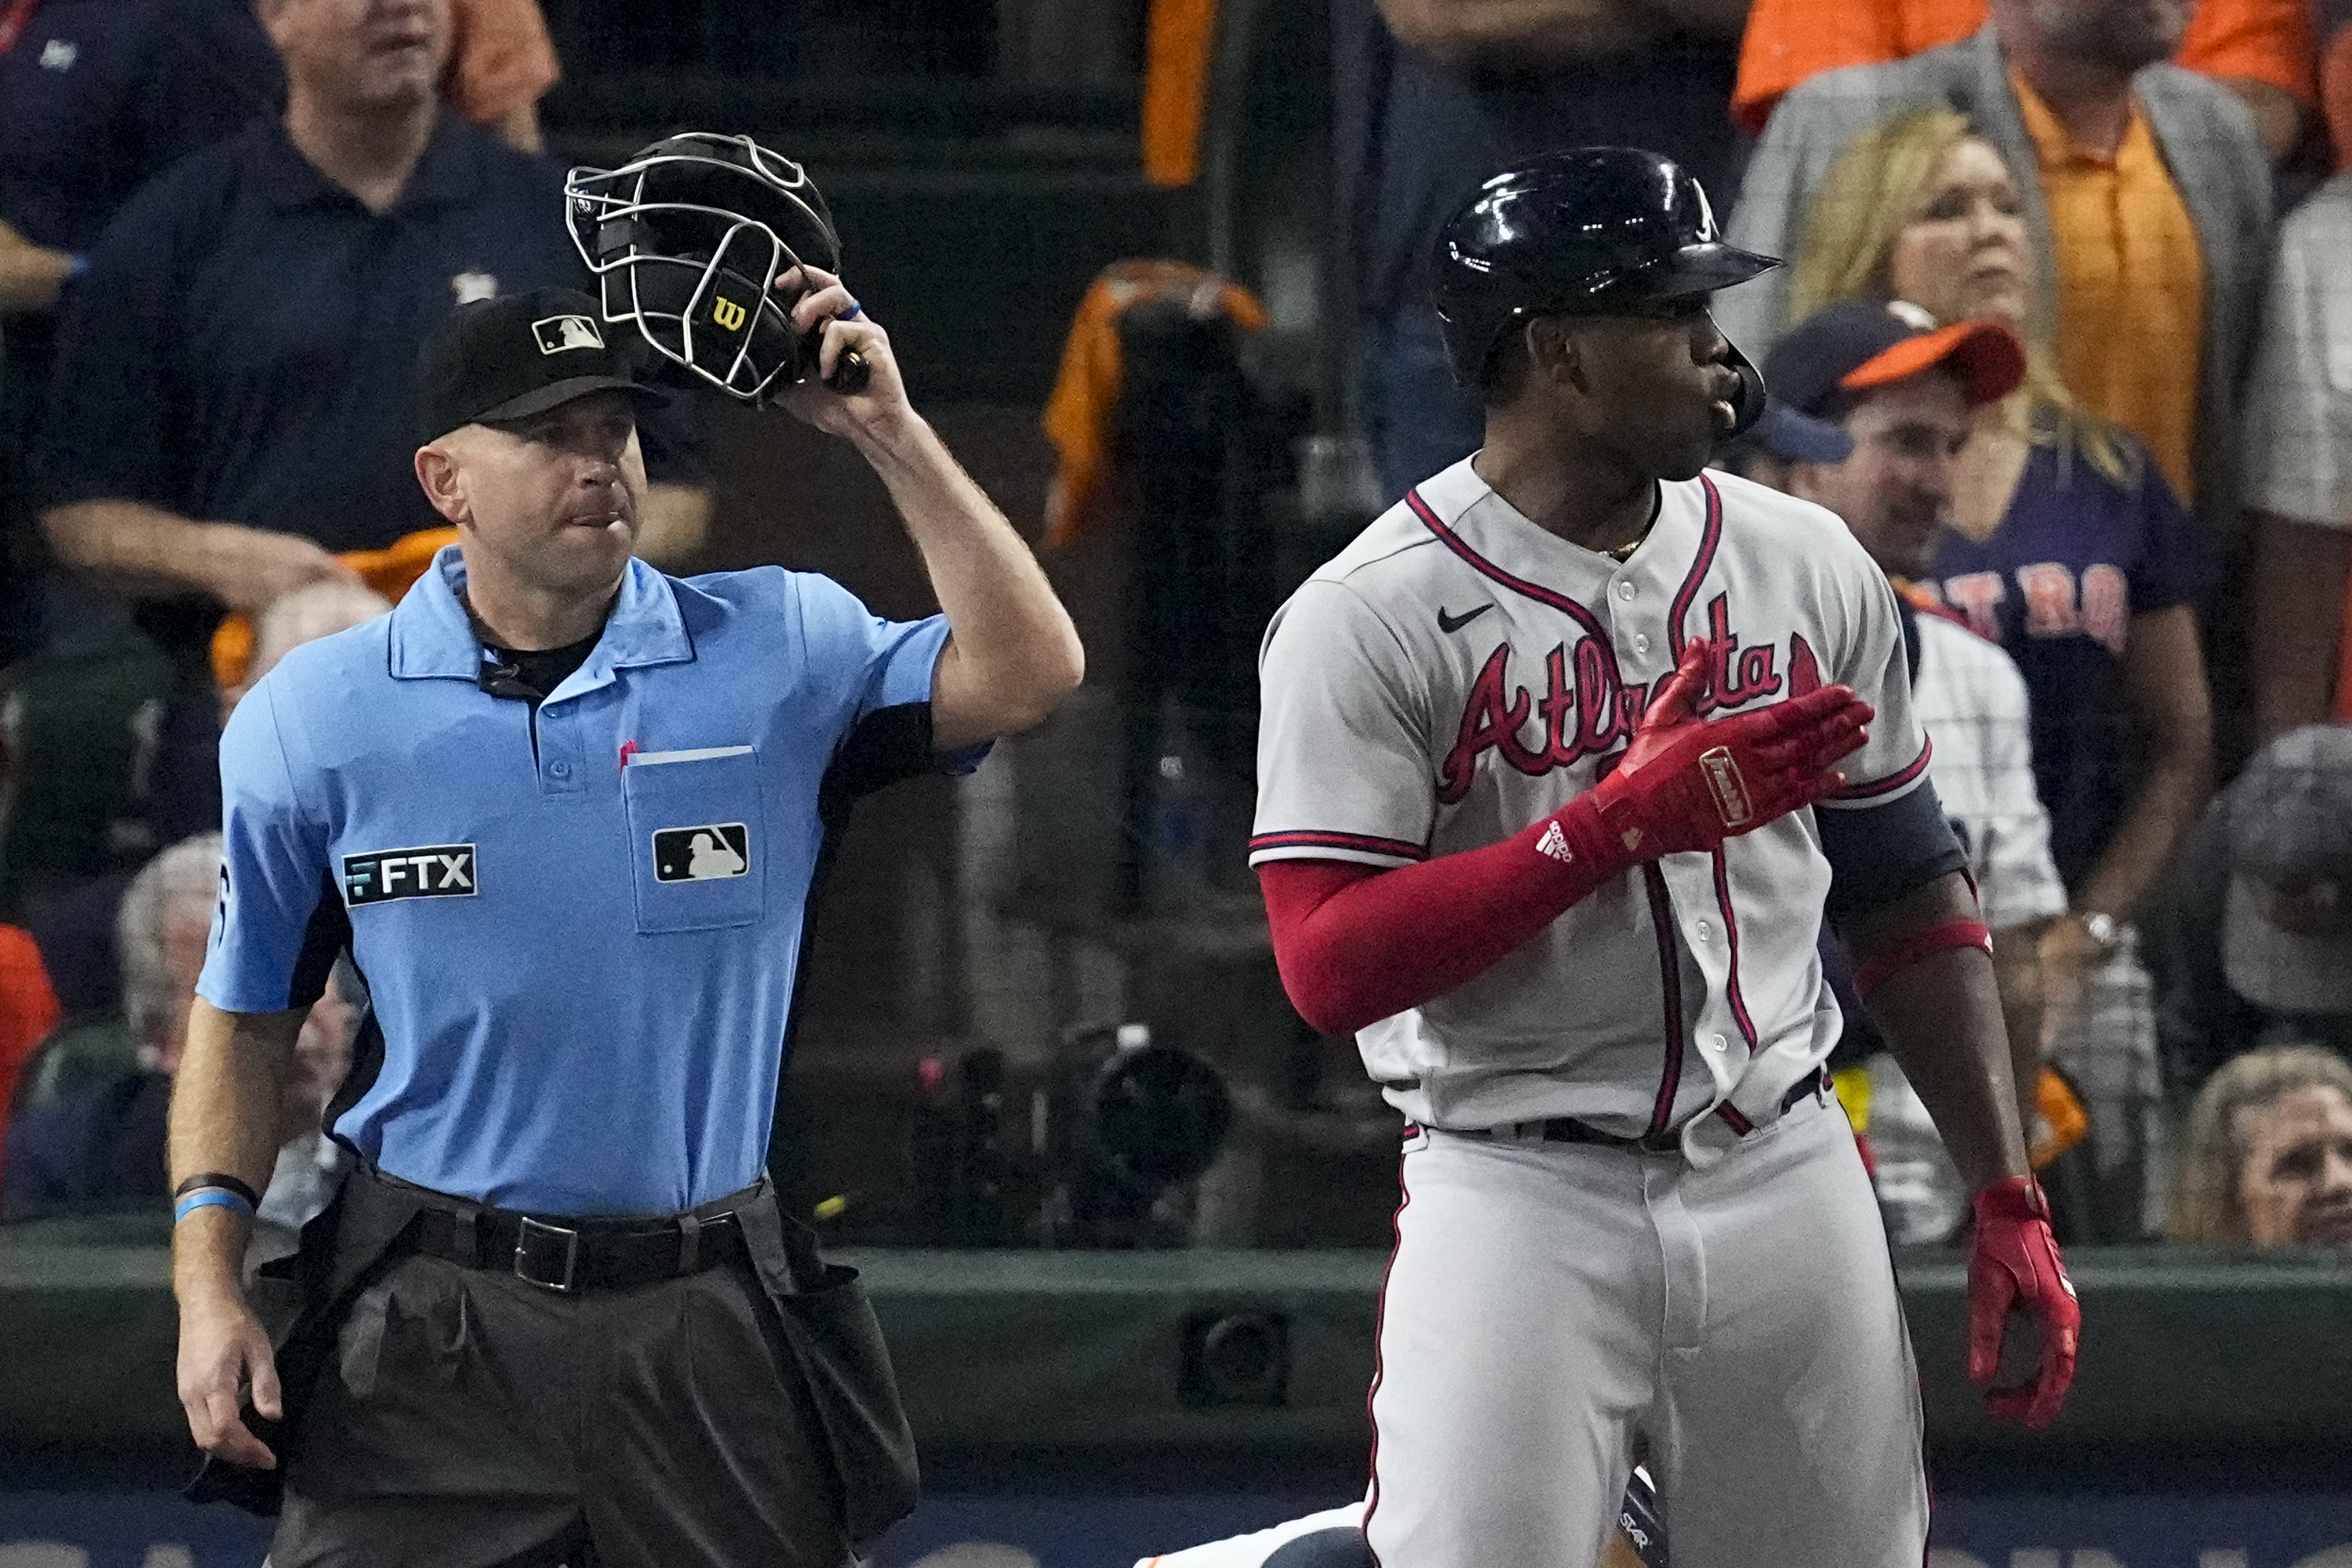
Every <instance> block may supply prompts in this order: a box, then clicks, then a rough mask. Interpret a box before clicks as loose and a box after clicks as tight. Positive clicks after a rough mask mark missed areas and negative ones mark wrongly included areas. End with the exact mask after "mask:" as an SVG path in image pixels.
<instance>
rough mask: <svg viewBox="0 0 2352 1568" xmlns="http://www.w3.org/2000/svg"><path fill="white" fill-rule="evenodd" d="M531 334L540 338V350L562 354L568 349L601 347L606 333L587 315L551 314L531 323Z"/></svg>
mask: <svg viewBox="0 0 2352 1568" xmlns="http://www.w3.org/2000/svg"><path fill="white" fill-rule="evenodd" d="M530 331H531V336H533V337H535V338H537V339H538V340H539V352H540V353H543V354H560V353H563V352H564V351H565V350H566V349H601V348H603V347H604V333H602V332H600V331H597V330H596V323H595V322H594V321H591V320H589V319H588V318H587V317H586V316H550V317H548V318H547V319H545V320H544V321H533V322H532V323H531V324H530Z"/></svg>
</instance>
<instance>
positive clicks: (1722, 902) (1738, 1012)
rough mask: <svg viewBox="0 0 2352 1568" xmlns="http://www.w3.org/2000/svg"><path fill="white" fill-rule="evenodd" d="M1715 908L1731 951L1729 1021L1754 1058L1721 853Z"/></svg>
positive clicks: (1751, 1026) (1753, 1028) (1727, 872)
mask: <svg viewBox="0 0 2352 1568" xmlns="http://www.w3.org/2000/svg"><path fill="white" fill-rule="evenodd" d="M1715 907H1716V908H1717V909H1718V910H1722V911H1723V937H1724V942H1725V944H1726V945H1727V946H1728V947H1729V948H1730V950H1731V979H1730V981H1729V983H1728V984H1726V985H1725V986H1724V988H1723V994H1724V995H1725V996H1726V997H1727V999H1728V1000H1729V1001H1730V1003H1731V1017H1732V1021H1733V1022H1734V1023H1736V1024H1738V1026H1739V1037H1740V1038H1741V1039H1743V1040H1745V1041H1747V1042H1748V1055H1749V1056H1751V1057H1752V1056H1754V1055H1755V1054H1756V1025H1755V1022H1754V1020H1752V1019H1751V1018H1749V1017H1748V999H1747V998H1746V997H1744V996H1742V995H1741V994H1739V917H1738V915H1736V914H1734V913H1732V912H1731V868H1730V867H1729V866H1728V865H1727V864H1726V862H1725V860H1724V858H1723V850H1722V848H1721V847H1717V849H1716V851H1715Z"/></svg>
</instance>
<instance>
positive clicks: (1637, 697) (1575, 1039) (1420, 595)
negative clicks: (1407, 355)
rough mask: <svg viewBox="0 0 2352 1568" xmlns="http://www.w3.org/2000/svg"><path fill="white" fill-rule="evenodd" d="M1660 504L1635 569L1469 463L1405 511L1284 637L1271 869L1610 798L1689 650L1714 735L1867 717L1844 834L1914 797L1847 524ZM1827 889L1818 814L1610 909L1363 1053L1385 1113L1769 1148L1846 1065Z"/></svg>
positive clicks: (1918, 761) (1259, 838)
mask: <svg viewBox="0 0 2352 1568" xmlns="http://www.w3.org/2000/svg"><path fill="white" fill-rule="evenodd" d="M1659 489H1660V510H1659V512H1658V515H1657V518H1656V521H1655V522H1654V524H1653V526H1652V527H1651V529H1650V531H1649V533H1648V535H1647V536H1646V537H1645V538H1644V539H1643V541H1642V542H1641V545H1640V547H1639V548H1638V549H1636V550H1635V551H1634V552H1633V555H1632V557H1631V558H1630V559H1629V560H1628V561H1626V562H1625V563H1622V564H1620V563H1617V562H1615V561H1613V560H1612V559H1611V558H1610V557H1608V556H1606V555H1601V554H1596V553H1594V552H1591V551H1588V550H1585V549H1582V548H1580V547H1579V546H1577V545H1574V544H1570V543H1569V542H1566V541H1565V540H1562V539H1559V538H1558V537H1556V536H1554V535H1552V534H1549V533H1547V532H1545V531H1543V530H1541V529H1539V528H1538V527H1537V526H1536V525H1535V524H1534V523H1532V522H1530V521H1528V520H1527V519H1526V518H1525V517H1523V516H1521V515H1520V514H1519V513H1518V512H1517V511H1516V510H1513V508H1512V507H1511V506H1510V505H1509V504H1508V503H1507V502H1506V501H1505V500H1503V499H1502V498H1501V497H1500V496H1498V495H1496V493H1495V492H1494V491H1493V490H1492V489H1489V488H1488V487H1487V486H1486V482H1485V481H1484V480H1482V479H1479V477H1478V475H1477V473H1476V472H1475V469H1474V468H1472V466H1471V464H1470V463H1469V462H1468V461H1466V460H1465V461H1464V462H1461V463H1457V464H1455V465H1454V467H1452V468H1447V469H1446V470H1445V471H1444V472H1443V473H1441V474H1439V475H1437V476H1436V477H1435V478H1434V479H1430V480H1428V481H1427V482H1425V483H1424V484H1423V485H1422V486H1421V487H1420V489H1418V490H1417V491H1416V492H1414V493H1413V494H1412V495H1410V496H1408V497H1407V498H1406V500H1404V501H1402V502H1401V503H1399V504H1398V505H1396V506H1394V507H1391V509H1390V510H1388V511H1387V512H1386V513H1384V514H1383V515H1382V516H1381V518H1380V519H1378V520H1377V521H1374V522H1373V523H1372V525H1371V526H1370V528H1368V529H1367V530H1365V531H1364V532H1363V533H1362V534H1361V535H1360V536H1359V537H1358V538H1357V539H1356V541H1355V542H1353V543H1352V544H1350V545H1349V547H1348V548H1347V549H1346V550H1345V551H1343V552H1340V554H1339V556H1338V557H1337V558H1335V559H1334V560H1332V561H1331V562H1330V563H1328V564H1327V565H1325V566H1324V567H1323V568H1322V569H1321V570H1319V571H1318V572H1317V573H1316V574H1315V575H1314V576H1313V577H1312V578H1310V579H1309V580H1308V581H1307V584H1304V585H1303V586H1302V587H1301V588H1300V589H1299V590H1298V592H1297V594H1296V595H1293V596H1292V598H1291V599H1290V601H1289V602H1288V603H1287V604H1286V605H1284V606H1283V608H1282V610H1281V611H1280V612H1279V613H1278V614H1277V616H1276V618H1275V622H1274V625H1273V626H1272V627H1271V628H1269V630H1268V632H1267V634H1266V640H1265V648H1264V650H1263V653H1262V655H1261V658H1260V677H1261V680H1262V682H1263V684H1264V688H1265V710H1264V718H1263V720H1262V721H1261V725H1260V730H1259V742H1258V792H1259V793H1258V808H1257V820H1256V825H1255V834H1254V837H1253V838H1252V842H1251V861H1252V864H1254V865H1255V864H1262V863H1264V862H1265V861H1268V860H1273V859H1280V858H1314V859H1338V860H1352V861H1358V862H1361V863H1364V864H1368V865H1373V866H1387V867H1394V866H1401V865H1404V864H1406V863H1407V862H1410V861H1414V860H1420V859H1423V858H1430V857H1433V856H1442V855H1449V854H1454V853H1457V852H1460V851H1463V850H1468V849H1475V848H1480V847H1485V846H1486V845H1489V844H1493V843H1495V842H1496V841H1497V840H1499V839H1502V838H1505V837H1509V836H1510V835H1512V834H1515V833H1517V832H1518V831H1520V830H1521V829H1522V828H1525V827H1527V826H1528V825H1529V824H1531V823H1533V822H1535V821H1537V820H1538V819H1539V818H1541V817H1543V816H1548V815H1549V814H1550V813H1552V812H1554V811H1557V810H1558V809H1559V807H1560V806H1562V805H1566V804H1567V803H1568V802H1569V801H1570V800H1571V799H1573V798H1574V797H1575V796H1577V795H1580V794H1581V793H1583V792H1584V791H1585V790H1587V789H1590V788H1591V787H1592V785H1593V784H1594V783H1595V782H1596V780H1597V778H1598V776H1599V773H1600V770H1601V767H1602V766H1603V765H1604V764H1606V763H1608V762H1609V761H1610V759H1612V758H1613V757H1615V756H1616V755H1617V754H1618V753H1619V752H1622V751H1623V749H1624V747H1625V744H1626V742H1627V739H1628V737H1629V736H1630V734H1631V732H1632V729H1633V722H1634V721H1635V719H1636V718H1637V717H1638V716H1639V714H1640V713H1641V712H1642V710H1643V705H1644V703H1645V702H1646V701H1647V700H1648V698H1649V695H1650V693H1651V692H1653V691H1654V689H1657V687H1658V686H1659V684H1660V683H1661V682H1662V681H1663V680H1664V679H1665V678H1666V677H1667V676H1668V675H1669V674H1670V673H1671V672H1672V671H1673V669H1674V668H1675V662H1676V660H1677V658H1679V657H1680V655H1681V653H1682V649H1683V645H1684V642H1685V639H1686V638H1688V637H1696V636H1706V637H1709V638H1711V639H1712V640H1714V641H1715V642H1716V644H1717V647H1718V650H1719V651H1718V653H1717V658H1716V661H1715V665H1714V668H1713V670H1712V674H1711V678H1710V689H1709V691H1708V693H1707V695H1706V700H1705V702H1704V705H1703V709H1704V711H1705V713H1706V715H1707V716H1710V717H1712V716H1716V715H1719V714H1724V713H1729V712H1737V711H1743V710H1751V709H1753V708H1756V707H1759V706H1761V705H1763V704H1766V703H1771V702H1778V701H1781V700H1786V699H1787V698H1789V697H1790V696H1792V695H1797V694H1801V693H1802V692H1804V691H1806V690H1809V689H1812V688H1813V687H1815V686H1817V685H1827V684H1832V683H1837V682H1843V683H1845V684H1847V685H1849V686H1852V687H1853V689H1855V690H1856V691H1857V692H1859V693H1860V694H1861V695H1862V697H1863V698H1864V700H1867V701H1869V702H1870V703H1871V704H1872V705H1873V706H1874V708H1876V710H1877V718H1876V720H1875V721H1874V722H1873V723H1872V725H1871V728H1870V739H1869V742H1868V743H1867V744H1866V745H1865V746H1864V748H1863V749H1862V750H1861V751H1859V752H1855V753H1854V754H1853V755H1852V756H1849V757H1847V758H1846V759H1845V760H1844V762H1843V763H1841V764H1840V766H1841V768H1842V770H1843V772H1844V773H1845V774H1846V776H1847V778H1848V780H1849V781H1851V782H1850V784H1849V785H1848V787H1847V788H1846V789H1845V790H1844V791H1843V793H1842V795H1840V796H1839V797H1838V798H1836V799H1834V800H1826V801H1824V802H1822V807H1823V808H1825V809H1838V808H1841V807H1856V806H1863V805H1874V804H1877V803H1879V802H1883V801H1886V800H1891V799H1893V798H1895V796H1897V795H1901V794H1904V793H1906V792H1907V791H1909V790H1912V789H1914V788H1916V787H1917V785H1918V781H1919V780H1920V779H1921V777H1922V776H1923V775H1924V773H1925V772H1926V769H1927V738H1926V736H1925V734H1924V733H1923V732H1922V731H1921V729H1920V726H1919V724H1918V721H1917V720H1916V717H1915V716H1914V715H1913V712H1912V709H1911V700H1910V692H1909V683H1908V679H1907V675H1906V668H1905V658H1904V651H1903V638H1902V628H1901V623H1900V620H1899V618H1898V616H1897V612H1896V608H1895V600H1894V595H1893V593H1892V591H1891V590H1890V589H1889V587H1888V586H1887V584H1886V580H1885V575H1884V574H1882V573H1880V571H1879V570H1878V568H1877V567H1876V566H1875V565H1874V563H1872V562H1871V560H1870V558H1869V557H1868V556H1867V555H1865V554H1864V552H1863V551H1862V548H1861V546H1860V545H1858V544H1856V543H1855V542H1854V541H1853V536H1852V535H1851V534H1850V533H1848V532H1847V531H1846V529H1845V526H1844V524H1843V523H1842V522H1840V521H1838V520H1837V519H1836V518H1835V517H1833V516H1832V515H1831V514H1830V513H1829V512H1827V511H1824V510H1821V509H1820V508H1818V507H1814V506H1811V505H1810V504H1808V503H1806V502H1803V501H1800V500H1792V499H1790V498H1789V497H1786V496H1782V495H1780V494H1778V493H1776V492H1774V491H1771V490H1769V489H1763V488H1762V487H1760V486H1758V485H1753V484H1750V483H1748V482H1747V481H1745V480H1741V479H1734V478H1731V477H1729V476H1727V475H1721V474H1713V473H1709V474H1706V475H1702V476H1701V477H1700V478H1698V479H1692V480H1687V481H1684V482H1681V483H1674V484H1664V485H1661V486H1660V487H1659ZM1829 884H1830V867H1829V863H1828V862H1827V861H1826V860H1825V859H1824V858H1822V852H1821V847H1820V839H1819V836H1818V834H1817V832H1816V830H1815V827H1814V824H1813V817H1812V813H1811V811H1810V810H1808V811H1800V812H1797V813H1794V814H1792V815H1790V816H1785V817H1782V818H1780V820H1778V821H1775V822H1772V823H1769V824H1768V825H1766V826H1763V827H1761V828H1759V829H1757V830H1756V831H1755V832H1752V833H1749V834H1747V835H1745V836H1743V837H1737V838H1734V839H1731V840H1730V841H1729V842H1728V843H1727V844H1726V845H1725V847H1724V848H1723V849H1722V850H1721V851H1720V852H1718V853H1716V854H1713V855H1701V854H1679V855H1670V856H1667V857H1665V858H1663V859H1661V860H1659V861H1656V862H1654V863H1652V864H1649V865H1645V866H1641V867H1636V868H1633V870H1631V871H1629V872H1628V873H1627V874H1626V875H1625V876H1623V877H1622V878H1620V879H1618V880H1616V881H1615V882H1612V883H1609V884H1606V885H1604V886H1602V887H1601V888H1600V889H1597V890H1596V891H1595V892H1593V893H1592V894H1591V896H1590V897H1588V898H1587V899H1585V900H1583V901H1582V902H1580V903H1579V904H1577V905H1576V906H1575V907H1573V908H1572V909H1570V910H1568V912H1567V913H1565V914H1563V915H1562V916H1560V918H1559V920H1557V921H1554V922H1553V923H1552V924H1551V925H1550V926H1549V928H1548V929H1547V930H1546V931H1544V932H1543V933H1542V934H1541V935H1539V936H1538V937H1537V938H1536V939H1535V940H1533V941H1531V942H1528V943H1527V944H1526V945H1525V946H1523V947H1521V948H1520V949H1519V950H1518V951H1517V952H1513V953H1512V954H1511V955H1510V956H1509V957H1507V958H1506V959H1504V960H1503V961H1502V962H1501V963H1497V964H1496V965H1495V967H1493V968H1492V969H1490V970H1488V971H1486V973H1483V974H1481V975H1479V976H1478V977H1477V978H1475V979H1474V980H1472V981H1470V982H1469V983H1468V984H1465V985H1463V986H1461V987H1459V988H1457V989H1456V990H1454V991H1452V992H1449V993H1447V994H1445V995H1443V996H1440V997H1438V998H1436V999H1435V1000H1433V1001H1432V1002H1430V1003H1428V1004H1426V1005H1423V1006H1421V1007H1418V1008H1414V1009H1412V1010H1411V1011H1409V1012H1406V1013H1402V1014H1399V1015H1397V1016H1394V1017H1391V1018H1386V1019H1383V1020H1381V1022H1380V1023H1378V1024H1375V1025H1373V1026H1371V1027H1370V1028H1368V1029H1366V1030H1364V1031H1362V1032H1361V1034H1360V1036H1359V1037H1358V1045H1359V1047H1360V1050H1361V1051H1362V1054H1363V1058H1364V1062H1365V1066H1366V1068H1368V1069H1369V1070H1370V1073H1371V1075H1372V1077H1373V1078H1374V1079H1377V1080H1378V1081H1379V1082H1380V1083H1381V1086H1382V1088H1383V1089H1384V1090H1385V1092H1386V1094H1387V1097H1388V1099H1389V1100H1390V1102H1391V1104H1393V1105H1395V1106H1397V1107H1398V1108H1399V1109H1401V1110H1403V1111H1404V1112H1405V1113H1406V1114H1407V1115H1408V1116H1411V1117H1412V1118H1413V1119H1415V1120H1416V1121H1423V1122H1424V1123H1427V1124H1429V1125H1432V1126H1436V1127H1451V1128H1475V1127H1485V1126H1491V1125H1496V1124H1499V1123H1502V1122H1506V1121H1530V1120H1534V1119H1537V1118H1542V1117H1550V1116H1574V1117H1578V1118H1580V1119H1582V1120H1584V1121H1588V1122H1590V1123H1591V1124H1592V1125H1594V1126H1596V1127H1599V1128H1601V1129H1602V1130H1604V1131H1610V1132H1614V1133H1620V1134H1623V1135H1629V1136H1638V1135H1643V1134H1645V1133H1658V1132H1663V1131H1664V1130H1666V1129H1667V1128H1669V1127H1672V1126H1675V1125H1677V1124H1683V1123H1686V1122H1688V1121H1692V1120H1694V1119H1696V1116H1697V1115H1698V1114H1699V1113H1700V1112H1703V1111H1704V1110H1706V1109H1708V1108H1709V1107H1717V1108H1720V1113H1721V1116H1722V1119H1723V1120H1724V1121H1728V1122H1730V1123H1731V1124H1732V1125H1733V1127H1734V1129H1735V1130H1745V1128H1746V1127H1747V1126H1748V1125H1749V1124H1752V1123H1754V1122H1761V1121H1767V1120H1769V1119H1770V1116H1771V1115H1772V1114H1773V1112H1774V1110H1775V1108H1777V1107H1778V1105H1779V1104H1780V1100H1781V1098H1782V1096H1783V1094H1784V1093H1785V1092H1786V1091H1787V1090H1789V1089H1790V1088H1792V1087H1793V1086H1794V1085H1795V1084H1797V1082H1798V1081H1799V1080H1800V1079H1803V1078H1804V1077H1805V1076H1806V1075H1808V1074H1810V1073H1811V1072H1813V1071H1815V1070H1816V1069H1817V1068H1818V1067H1819V1066H1820V1064H1821V1062H1822V1059H1823V1058H1825V1057H1826V1056H1827V1055H1828V1053H1829V1050H1830V1047H1831V1046H1832V1044H1834V1043H1835V1041H1836V1037H1837V1033H1838V1026H1839V1016H1838V1011H1837V1005H1836V1004H1835V1003H1834V1002H1833V1001H1832V999H1831V996H1830V994H1829V990H1828V987H1827V986H1826V985H1824V984H1823V983H1822V972H1821V966H1820V963H1819V960H1818V958H1817V957H1816V955H1815V952H1814V939H1815V937H1816V935H1817V933H1818V932H1819V931H1820V928H1821V918H1822V900H1823V896H1824V894H1825V893H1826V892H1827V890H1828V888H1829Z"/></svg>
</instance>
